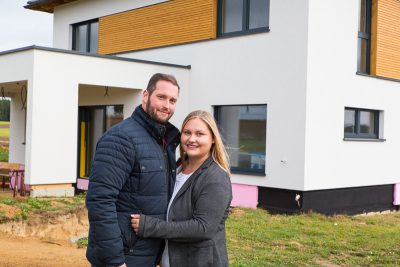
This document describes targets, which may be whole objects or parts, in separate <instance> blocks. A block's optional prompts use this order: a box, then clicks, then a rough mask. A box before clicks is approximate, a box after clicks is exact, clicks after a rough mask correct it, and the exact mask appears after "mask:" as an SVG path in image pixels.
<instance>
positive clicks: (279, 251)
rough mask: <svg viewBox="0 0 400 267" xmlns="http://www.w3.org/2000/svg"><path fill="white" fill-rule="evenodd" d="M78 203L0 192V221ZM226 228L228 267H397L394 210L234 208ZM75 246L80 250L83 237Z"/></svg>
mask: <svg viewBox="0 0 400 267" xmlns="http://www.w3.org/2000/svg"><path fill="white" fill-rule="evenodd" d="M84 200H85V195H79V196H77V197H74V198H41V199H34V198H32V199H30V198H23V199H12V198H10V197H9V196H3V197H2V196H1V194H0V222H1V221H7V220H10V219H11V220H18V219H28V220H29V216H30V214H31V213H32V212H33V213H35V212H40V213H43V212H48V213H52V212H56V211H59V210H63V209H67V210H68V209H73V208H81V207H82V208H83V207H84ZM11 208H13V209H14V210H13V209H11ZM226 229H227V245H228V254H229V263H230V264H229V266H234V267H239V266H240V267H245V266H246V267H247V266H248V267H250V266H251V267H257V266H329V267H335V266H400V245H399V244H400V212H394V213H389V214H376V215H359V216H342V215H340V216H330V217H327V216H323V215H319V214H315V213H310V214H301V215H290V216H289V215H271V214H269V213H268V212H266V211H265V210H262V209H257V210H252V209H239V208H234V209H232V212H231V214H230V215H229V218H228V220H227V223H226ZM78 243H79V245H80V246H86V245H87V239H86V238H82V239H81V240H79V242H78Z"/></svg>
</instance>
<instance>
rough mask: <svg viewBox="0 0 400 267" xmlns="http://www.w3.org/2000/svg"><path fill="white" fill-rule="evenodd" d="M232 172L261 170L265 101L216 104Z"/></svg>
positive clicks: (263, 170)
mask: <svg viewBox="0 0 400 267" xmlns="http://www.w3.org/2000/svg"><path fill="white" fill-rule="evenodd" d="M214 111H215V117H216V120H217V123H218V127H219V128H220V130H221V135H222V138H223V140H224V143H225V145H226V149H227V152H228V154H229V160H230V164H231V170H232V172H240V173H259V174H265V149H266V136H267V135H266V134H267V105H240V106H216V107H215V108H214Z"/></svg>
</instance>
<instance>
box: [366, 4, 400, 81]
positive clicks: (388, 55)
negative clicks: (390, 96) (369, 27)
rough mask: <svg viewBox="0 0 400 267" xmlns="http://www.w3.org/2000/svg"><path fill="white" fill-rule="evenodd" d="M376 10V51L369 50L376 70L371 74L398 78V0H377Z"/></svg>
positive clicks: (399, 41) (399, 36)
mask: <svg viewBox="0 0 400 267" xmlns="http://www.w3.org/2000/svg"><path fill="white" fill-rule="evenodd" d="M376 12H377V21H376V51H371V52H374V53H376V55H374V56H375V63H373V60H371V63H373V64H375V68H376V71H375V73H374V74H373V73H372V71H371V74H373V75H377V76H382V77H387V78H393V79H400V1H399V0H377V10H376ZM373 38H374V37H373ZM372 56H373V54H372V53H371V59H372ZM372 67H373V66H372V65H371V70H372Z"/></svg>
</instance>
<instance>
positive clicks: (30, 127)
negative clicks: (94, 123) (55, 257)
mask: <svg viewBox="0 0 400 267" xmlns="http://www.w3.org/2000/svg"><path fill="white" fill-rule="evenodd" d="M161 2H165V1H156V0H152V1H150V0H148V1H146V0H140V1H123V0H118V1H106V0H96V1H95V0H81V1H76V2H72V3H70V4H65V5H61V6H58V7H56V8H55V11H54V46H55V48H61V49H71V47H72V26H71V25H72V24H75V23H79V22H82V21H87V20H91V19H96V18H99V17H102V16H106V15H111V14H115V13H119V12H123V11H126V10H131V9H135V8H140V7H145V6H148V5H152V4H156V3H161ZM359 13H360V11H359V1H358V0H351V1H349V0H339V1H334V0H325V1H320V0H302V1H290V0H271V1H270V19H269V28H270V32H263V33H257V34H251V35H242V36H235V37H231V38H217V39H214V40H206V41H200V42H194V43H189V44H181V45H175V46H168V47H162V48H154V49H147V50H143V51H137V52H126V53H124V54H119V55H118V56H119V57H124V58H130V59H141V60H149V61H155V62H164V63H170V64H180V65H190V66H191V69H190V70H188V69H182V68H175V67H171V66H161V65H154V64H140V63H132V62H129V61H118V60H112V59H104V58H97V57H85V56H82V55H71V54H63V53H50V52H47V51H36V50H34V51H26V52H21V53H18V54H15V55H10V56H8V55H2V56H1V58H0V59H1V60H0V64H4V66H7V64H15V65H16V66H17V65H18V66H19V65H20V64H19V63H18V60H20V61H21V62H30V65H28V66H27V64H24V68H26V70H25V69H22V70H21V71H20V72H19V73H18V74H19V75H20V76H18V77H14V76H13V74H7V75H2V74H0V83H1V82H9V81H23V80H25V81H27V84H28V92H31V93H28V117H27V121H28V124H27V138H28V139H27V145H26V149H25V154H24V156H21V155H20V154H21V152H16V154H15V155H13V154H11V155H10V158H12V159H18V160H22V159H23V158H25V162H26V164H27V165H28V168H27V177H28V182H30V183H31V184H41V183H45V184H48V183H50V182H49V181H50V179H51V183H61V182H63V183H66V182H67V183H74V182H75V179H76V166H77V163H76V160H77V159H76V154H77V151H76V146H77V133H76V127H77V126H76V125H77V111H78V110H77V107H78V106H90V105H110V104H123V105H124V116H125V117H127V116H129V115H130V114H131V112H132V110H133V108H134V107H135V106H136V105H137V104H139V103H140V95H141V89H143V88H144V87H145V86H146V83H147V81H148V78H149V77H150V74H151V73H155V72H166V73H171V74H174V75H175V76H176V77H177V79H178V81H179V83H180V85H181V88H182V90H181V95H180V99H179V101H178V106H177V107H178V108H177V110H176V113H175V114H176V115H174V117H173V119H172V123H174V124H175V125H176V126H177V127H178V128H179V127H180V125H181V122H182V121H183V118H184V117H185V116H186V114H188V113H189V112H190V111H192V110H195V109H205V110H208V111H213V106H221V105H251V104H264V105H267V126H266V151H265V159H266V162H265V166H266V174H265V175H263V176H259V175H257V176H256V175H250V174H249V175H243V174H233V175H232V182H233V183H237V184H245V185H254V186H262V187H270V188H281V189H288V190H300V191H311V190H323V189H336V188H348V187H363V186H371V185H387V184H395V183H400V170H399V168H398V167H397V166H399V161H400V160H399V159H398V157H397V152H398V151H399V150H400V124H399V123H397V121H398V118H399V117H400V116H399V114H400V106H399V105H398V104H397V103H396V102H397V100H398V99H400V90H399V89H400V84H399V82H395V81H388V80H383V79H376V78H372V77H367V76H361V75H357V74H356V71H357V53H358V48H357V45H358V44H357V41H358V40H357V35H358V23H359V18H358V14H359ZM8 57H11V59H10V60H12V62H11V61H10V60H9V59H8ZM49 66H53V67H51V68H49ZM58 66H61V68H59V67H58ZM77 66H78V67H77ZM1 67H2V65H0V68H1ZM33 67H34V70H35V71H34V72H33V71H32V69H33ZM3 76H4V77H7V79H6V80H4V79H3V80H2V77H3ZM66 77H68V78H66ZM105 86H108V87H109V88H110V91H109V92H110V97H108V98H105V97H104V87H105ZM33 88H34V89H33ZM37 99H41V101H46V103H49V104H48V105H46V106H44V105H40V104H38V103H40V102H39V101H37ZM61 100H62V101H61ZM15 105H18V102H15ZM71 107H73V108H72V109H71ZM345 107H354V108H362V109H373V110H379V111H381V112H380V120H379V121H380V131H379V132H380V136H379V138H380V139H379V140H364V141H352V140H344V112H345ZM12 109H13V110H16V108H15V107H14V106H13V107H12ZM67 110H68V112H64V111H67ZM50 111H51V112H50ZM55 111H56V112H55ZM12 113H13V114H14V115H13V116H16V117H18V118H19V117H21V116H22V115H21V114H20V113H18V112H17V111H14V112H12ZM12 127H17V126H12ZM18 127H19V128H18V129H20V128H21V125H19V126H18ZM232 127H234V125H232ZM15 129H17V128H15ZM15 129H13V128H12V129H11V131H12V132H15V131H16V130H15ZM18 131H19V130H18ZM28 133H29V134H28ZM28 136H29V137H28ZM18 138H19V139H21V136H19V137H18ZM19 139H18V141H16V142H14V141H11V142H12V143H11V144H12V146H15V148H16V151H21V146H20V145H18V144H19V143H20V140H19ZM41 140H46V144H45V145H43V142H42V141H41ZM58 140H65V142H62V144H61V145H60V146H54V145H52V144H55V143H57V142H58ZM13 142H14V143H13ZM48 155H55V157H56V158H57V159H60V162H62V164H59V163H57V164H53V163H52V164H49V162H45V161H43V160H42V159H43V158H48ZM29 166H30V167H29ZM44 170H46V171H44ZM55 174H56V175H55ZM57 179H58V180H57Z"/></svg>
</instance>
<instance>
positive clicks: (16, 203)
mask: <svg viewBox="0 0 400 267" xmlns="http://www.w3.org/2000/svg"><path fill="white" fill-rule="evenodd" d="M84 204H85V195H83V194H81V195H78V196H75V197H65V198H62V197H58V198H56V197H48V198H46V197H45V198H29V197H23V198H13V197H12V195H11V193H10V194H0V223H1V222H5V221H10V220H20V219H23V220H26V219H29V216H30V215H31V214H32V213H35V212H39V213H46V214H48V213H52V212H59V211H69V210H73V209H75V208H84Z"/></svg>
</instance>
